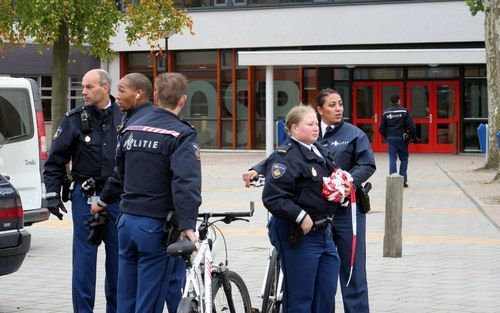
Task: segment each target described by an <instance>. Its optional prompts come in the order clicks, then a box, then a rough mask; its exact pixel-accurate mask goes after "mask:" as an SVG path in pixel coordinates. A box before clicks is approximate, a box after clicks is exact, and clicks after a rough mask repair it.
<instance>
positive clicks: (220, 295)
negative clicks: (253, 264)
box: [212, 271, 252, 313]
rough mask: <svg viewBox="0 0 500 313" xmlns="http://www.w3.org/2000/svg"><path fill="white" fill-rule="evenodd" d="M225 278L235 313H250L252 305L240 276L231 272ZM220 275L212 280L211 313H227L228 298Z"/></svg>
mask: <svg viewBox="0 0 500 313" xmlns="http://www.w3.org/2000/svg"><path fill="white" fill-rule="evenodd" d="M227 278H228V280H229V283H230V285H231V297H232V298H233V303H234V308H235V313H252V304H251V301H250V295H249V294H248V289H247V286H246V285H245V282H243V279H242V278H241V277H240V275H238V274H236V273H235V272H233V271H228V272H227ZM222 279H223V278H222V275H220V274H219V275H216V276H214V277H213V278H212V288H213V289H212V295H213V310H212V311H213V313H221V312H223V313H229V312H230V310H229V302H228V297H227V295H226V293H225V291H224V287H223V285H222V283H223V282H222Z"/></svg>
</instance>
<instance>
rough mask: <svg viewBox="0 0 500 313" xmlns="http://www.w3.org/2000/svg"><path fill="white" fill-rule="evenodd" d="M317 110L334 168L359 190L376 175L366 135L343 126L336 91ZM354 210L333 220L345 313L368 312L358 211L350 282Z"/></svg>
mask: <svg viewBox="0 0 500 313" xmlns="http://www.w3.org/2000/svg"><path fill="white" fill-rule="evenodd" d="M316 110H317V111H318V114H319V116H320V120H321V122H320V139H318V144H320V145H323V146H324V147H325V148H326V149H327V150H328V151H330V153H331V154H332V157H333V160H334V161H335V165H337V166H338V167H339V168H341V169H342V170H344V171H348V172H349V173H350V174H351V176H352V178H353V180H354V181H353V183H354V186H355V187H356V188H360V187H361V184H362V183H364V182H365V181H366V180H367V179H368V178H370V176H372V175H373V173H374V172H375V169H376V167H375V158H374V156H373V151H372V148H371V145H370V141H369V140H368V137H367V136H366V134H365V133H364V132H363V131H362V130H361V129H359V128H358V127H356V126H354V125H352V124H349V123H344V120H343V116H344V104H343V102H342V98H341V97H340V94H339V92H338V91H336V90H335V89H331V88H327V89H323V90H321V91H320V92H319V94H318V98H317V106H316ZM351 218H352V217H351V208H350V206H348V207H347V208H340V209H339V210H337V211H336V212H335V215H334V217H333V224H332V225H333V241H334V242H335V245H336V246H337V250H338V252H339V256H340V273H339V276H340V287H341V290H342V299H343V300H344V311H345V313H368V312H370V308H369V304H368V283H367V279H366V215H365V214H363V213H361V212H360V211H359V206H358V211H357V212H356V224H357V246H356V251H355V258H354V259H355V263H354V270H353V273H352V278H351V281H350V282H349V285H347V281H348V279H349V272H350V267H351V253H352V221H351Z"/></svg>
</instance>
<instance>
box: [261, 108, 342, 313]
mask: <svg viewBox="0 0 500 313" xmlns="http://www.w3.org/2000/svg"><path fill="white" fill-rule="evenodd" d="M285 124H286V128H287V131H288V132H289V134H290V138H289V139H287V140H286V141H285V143H284V144H283V145H282V146H281V147H279V148H278V150H277V151H276V152H275V153H273V154H272V155H271V156H270V157H269V159H268V166H267V170H266V184H265V186H264V190H263V193H262V201H263V202H264V206H265V207H266V208H267V209H268V210H269V212H271V214H272V215H273V216H272V218H271V220H270V222H269V238H270V240H271V243H272V244H273V245H274V246H275V248H276V249H277V251H278V253H279V254H280V256H281V262H282V263H281V264H282V268H283V274H284V296H283V312H285V313H299V312H300V313H311V312H313V313H325V312H331V310H332V307H333V297H334V295H335V292H336V288H337V275H338V271H339V256H338V254H337V249H336V248H335V245H334V243H333V238H332V231H331V225H327V226H326V227H324V228H322V229H313V223H314V220H317V219H321V218H324V217H327V216H330V217H331V216H332V215H333V213H334V212H335V210H336V208H337V205H335V204H334V203H332V202H329V201H327V200H326V199H325V198H324V197H323V196H322V195H321V191H322V187H323V177H327V176H330V174H331V173H332V171H333V169H334V163H333V162H332V160H331V158H330V156H329V154H328V151H327V150H325V149H323V148H322V147H321V146H319V145H315V144H314V143H315V142H316V139H317V138H318V134H319V127H318V120H317V117H316V113H315V111H314V110H313V109H312V108H310V107H305V106H297V107H294V108H293V109H292V110H291V111H290V112H289V113H288V114H287V117H286V122H285ZM294 230H298V233H299V234H300V235H299V236H296V234H297V232H296V231H294ZM292 234H295V236H294V239H293V240H291V235H292Z"/></svg>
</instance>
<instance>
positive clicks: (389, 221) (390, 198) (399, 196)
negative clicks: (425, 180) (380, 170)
mask: <svg viewBox="0 0 500 313" xmlns="http://www.w3.org/2000/svg"><path fill="white" fill-rule="evenodd" d="M402 228H403V176H401V175H398V174H396V173H394V174H391V175H389V176H387V179H386V194H385V232H384V257H385V258H387V257H389V258H400V257H401V255H402V251H403V237H402Z"/></svg>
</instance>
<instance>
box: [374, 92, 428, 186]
mask: <svg viewBox="0 0 500 313" xmlns="http://www.w3.org/2000/svg"><path fill="white" fill-rule="evenodd" d="M390 101H391V106H390V107H389V108H387V110H385V111H384V113H383V114H382V122H381V123H380V127H379V132H380V134H381V135H382V137H384V139H385V140H386V141H387V145H388V148H389V174H392V173H396V172H397V166H396V161H397V159H398V157H399V161H400V162H401V164H400V165H399V175H401V176H403V178H404V187H405V188H407V187H408V174H407V170H408V157H409V153H408V143H409V140H410V138H411V139H412V140H413V142H420V139H419V138H418V137H417V131H416V129H415V124H414V123H413V118H412V116H411V114H410V112H409V111H408V109H407V108H405V107H403V106H402V105H401V103H400V99H399V96H398V95H392V96H391V98H390Z"/></svg>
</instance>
